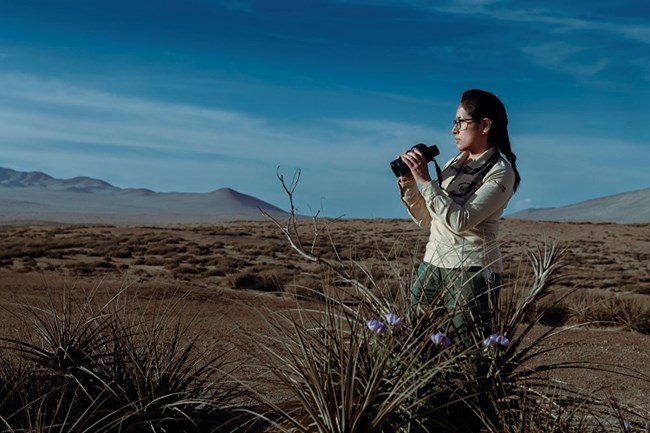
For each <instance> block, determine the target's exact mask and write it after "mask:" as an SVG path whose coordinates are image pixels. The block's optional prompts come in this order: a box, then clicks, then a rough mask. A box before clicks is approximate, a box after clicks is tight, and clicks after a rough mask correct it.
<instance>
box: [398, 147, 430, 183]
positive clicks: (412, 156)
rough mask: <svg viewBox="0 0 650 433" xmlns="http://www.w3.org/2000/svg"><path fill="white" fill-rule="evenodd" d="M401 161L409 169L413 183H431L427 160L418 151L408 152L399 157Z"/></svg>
mask: <svg viewBox="0 0 650 433" xmlns="http://www.w3.org/2000/svg"><path fill="white" fill-rule="evenodd" d="M400 158H402V161H404V163H405V164H406V165H407V166H408V168H410V169H411V174H412V175H413V177H414V178H415V181H416V182H417V183H419V184H420V185H422V184H424V183H427V182H431V175H430V174H429V165H428V164H427V160H426V158H425V157H424V155H423V154H422V152H420V151H419V150H418V149H414V150H409V151H408V152H406V153H405V154H403V155H400Z"/></svg>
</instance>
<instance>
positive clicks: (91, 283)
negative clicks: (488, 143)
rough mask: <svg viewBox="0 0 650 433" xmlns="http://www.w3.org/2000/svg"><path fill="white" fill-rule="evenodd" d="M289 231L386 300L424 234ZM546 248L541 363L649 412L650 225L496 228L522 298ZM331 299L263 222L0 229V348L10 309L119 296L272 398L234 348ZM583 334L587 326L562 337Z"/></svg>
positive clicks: (361, 229) (513, 224)
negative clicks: (553, 250)
mask: <svg viewBox="0 0 650 433" xmlns="http://www.w3.org/2000/svg"><path fill="white" fill-rule="evenodd" d="M300 226H301V233H302V236H303V240H304V242H305V245H306V247H307V248H312V246H313V248H314V252H315V253H316V254H317V255H319V256H321V257H323V258H325V259H327V260H330V261H331V262H332V263H334V264H336V266H339V267H340V269H342V270H344V271H345V272H348V273H349V274H350V275H353V276H355V277H356V278H358V279H359V280H362V281H365V282H366V283H367V282H368V278H369V277H368V276H369V275H370V276H372V279H373V280H374V281H375V282H376V283H377V284H383V285H386V286H388V287H391V288H392V290H405V288H406V287H407V286H408V282H409V281H410V278H411V277H412V274H413V270H414V268H415V266H416V265H417V262H418V260H419V258H420V257H421V254H422V251H423V248H424V243H425V242H426V234H425V233H424V232H422V231H421V230H420V229H418V228H417V227H415V226H414V225H413V224H412V223H411V222H410V221H407V220H332V221H326V220H320V221H317V228H318V229H317V234H318V238H317V239H316V240H315V241H313V235H314V226H313V224H312V221H310V220H304V221H302V222H301V223H300ZM550 243H557V244H558V245H559V247H560V248H561V249H563V250H564V254H563V261H564V264H563V267H562V269H561V272H560V274H561V277H562V281H561V282H560V283H558V284H557V285H556V286H555V287H554V289H553V291H552V293H551V295H549V297H547V298H546V301H545V305H546V306H549V305H553V308H550V309H549V310H548V314H547V315H546V316H545V318H544V320H543V322H544V325H542V326H539V327H538V328H539V329H538V332H542V331H544V330H546V329H548V327H555V328H556V329H557V330H565V331H564V332H562V333H560V334H558V336H557V337H555V338H554V339H553V340H552V343H551V344H556V345H557V348H556V350H554V351H551V352H550V353H549V354H548V355H545V356H550V357H556V358H557V360H558V361H561V360H573V361H585V362H598V363H603V364H606V365H608V366H610V367H611V368H613V369H619V370H620V371H621V372H624V371H628V370H626V369H631V370H634V371H635V372H636V373H635V374H634V375H624V374H621V375H611V374H608V373H605V372H602V373H598V374H594V372H593V371H583V370H580V369H577V370H567V371H566V372H565V373H562V376H561V377H558V379H561V380H567V381H571V382H573V383H576V384H577V385H578V386H580V387H581V388H583V389H585V390H587V391H589V392H600V393H602V395H603V396H604V397H605V396H607V395H609V394H611V395H614V396H616V397H617V398H620V399H621V400H622V401H624V402H628V403H632V404H635V405H640V406H643V407H644V408H645V409H647V410H650V397H648V396H650V367H648V366H650V335H649V334H650V224H629V225H624V224H589V223H553V222H535V221H521V220H509V219H506V220H503V224H502V245H503V247H502V250H503V252H504V255H505V257H506V269H507V274H508V276H509V277H510V279H511V280H512V281H519V283H517V284H515V286H516V287H519V288H521V289H523V288H525V282H524V281H525V279H526V272H527V266H526V263H527V259H526V255H527V253H528V252H530V251H535V250H536V249H537V248H539V247H540V246H543V245H544V244H550ZM341 287H342V286H341V284H340V282H339V281H337V279H336V277H335V276H334V275H333V274H332V273H331V272H329V271H327V270H324V269H322V268H321V267H319V266H318V265H317V264H314V263H312V262H309V261H307V260H305V259H304V258H302V257H301V256H300V255H298V254H297V253H296V252H295V251H294V250H292V249H291V247H290V246H289V244H288V242H287V239H286V238H285V237H284V235H283V234H282V232H281V231H280V230H279V228H278V227H277V226H276V225H274V224H273V223H271V222H270V221H250V222H243V221H242V222H223V223H218V224H214V225H165V226H126V225H116V226H112V225H64V224H55V223H33V224H28V223H16V224H8V223H5V224H4V225H3V226H2V229H1V230H0V291H1V293H2V307H3V309H4V313H3V314H2V315H0V317H1V321H0V336H2V337H11V338H13V337H16V336H17V335H18V334H20V333H21V332H23V331H22V327H23V326H24V324H23V323H22V321H23V319H24V317H23V315H22V313H21V311H23V310H22V309H21V305H25V304H27V305H46V304H48V303H55V304H56V303H58V302H59V301H60V300H61V299H63V298H64V296H66V295H73V296H77V297H79V298H83V297H84V296H85V295H84V294H87V293H90V292H93V291H94V292H95V295H94V296H95V297H96V299H98V300H101V299H106V298H107V297H110V296H111V295H112V294H114V293H115V292H116V291H118V290H123V294H122V296H124V297H125V298H127V299H128V307H129V308H131V309H132V310H133V312H134V314H149V313H151V312H154V311H159V310H160V308H164V307H165V306H170V305H172V306H173V310H172V311H173V312H174V313H173V314H176V315H180V316H182V317H183V318H184V319H187V320H190V319H191V320H192V322H191V333H193V334H195V335H198V336H200V338H201V340H204V341H206V342H217V343H218V344H219V345H221V346H223V347H224V348H228V349H233V350H232V351H231V352H229V356H231V357H232V358H233V359H234V360H237V362H240V363H241V364H242V367H241V368H240V369H238V370H237V373H236V374H237V375H238V377H239V378H240V379H242V380H244V381H249V382H250V383H253V384H254V383H255V382H256V381H258V382H259V389H260V390H262V391H261V392H267V391H268V392H270V393H273V392H276V391H274V390H273V389H272V388H268V387H269V385H268V384H266V382H265V381H264V380H263V378H262V377H261V376H260V374H261V372H260V370H259V369H258V368H257V367H256V366H255V362H254V359H255V349H252V348H251V346H250V345H248V344H247V343H245V342H246V341H251V339H255V338H259V336H264V335H265V333H266V332H267V326H268V322H267V321H266V318H265V316H266V315H268V314H269V312H270V311H274V310H283V309H287V308H292V307H294V306H295V305H296V304H295V301H294V299H293V297H292V296H291V295H292V294H296V293H298V294H302V295H305V296H306V297H313V292H312V290H316V291H323V292H326V293H330V292H331V291H336V290H340V289H341ZM517 290H519V289H517ZM568 292H572V293H571V294H569V295H568V296H567V297H565V298H563V299H561V300H560V298H562V297H563V296H565V295H566V294H567V293H568ZM330 294H334V293H330ZM557 300H559V302H557V303H556V304H554V302H555V301H557ZM313 302H314V303H316V302H317V301H316V300H314V301H313ZM542 307H543V306H541V305H540V311H541V309H542ZM584 322H591V324H590V325H589V326H586V327H574V326H575V325H578V324H580V323H584ZM644 377H645V379H643V378H644ZM640 378H641V379H640ZM265 388H268V389H267V391H263V390H264V389H265ZM276 398H277V399H280V400H281V398H282V397H281V395H277V397H276Z"/></svg>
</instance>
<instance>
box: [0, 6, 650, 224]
mask: <svg viewBox="0 0 650 433" xmlns="http://www.w3.org/2000/svg"><path fill="white" fill-rule="evenodd" d="M468 88H482V89H486V90H489V91H492V92H494V93H496V94H497V95H499V96H500V97H501V99H502V100H503V101H504V103H505V104H506V107H507V109H508V114H509V118H510V134H511V141H512V143H513V149H514V151H515V153H516V154H517V156H518V158H519V159H518V161H519V163H518V166H519V169H520V171H521V175H522V184H521V187H520V189H519V191H518V192H517V194H516V195H515V196H514V197H513V199H512V201H511V202H510V206H509V208H508V210H507V212H514V211H517V210H521V209H525V208H529V207H555V206H562V205H566V204H572V203H576V202H579V201H582V200H586V199H590V198H596V197H602V196H606V195H610V194H616V193H620V192H625V191H632V190H636V189H641V188H646V187H649V186H650V174H649V169H648V163H649V162H650V126H649V125H650V2H648V1H645V0H634V1H630V0H620V1H616V2H613V1H611V0H607V1H601V0H590V1H588V2H587V1H584V0H576V1H573V2H567V1H564V0H562V1H560V0H551V1H545V2H541V3H540V2H524V1H508V0H441V1H425V0H406V1H393V0H302V1H296V0H292V1H289V0H264V1H254V0H184V1H178V0H177V1H166V0H157V1H144V0H130V1H128V2H127V1H123V0H111V1H93V0H83V1H81V0H76V1H73V0H58V1H51V0H27V1H26V0H0V145H1V146H2V150H3V151H2V156H1V157H0V166H5V167H9V168H13V169H15V170H22V171H36V170H38V171H44V172H46V173H48V174H50V175H52V176H54V177H58V178H67V177H73V176H78V175H84V176H91V177H96V178H100V179H103V180H106V181H108V182H110V183H112V184H114V185H116V186H119V187H124V188H126V187H144V188H150V189H153V190H156V191H186V192H209V191H212V190H215V189H218V188H221V187H231V188H234V189H236V190H238V191H240V192H243V193H245V194H250V195H253V196H256V197H258V198H261V199H263V200H266V201H268V202H270V203H272V204H275V205H277V206H280V207H283V208H286V205H287V200H286V197H285V196H284V193H283V190H282V188H281V186H280V184H279V183H278V181H277V179H276V169H277V168H278V166H279V167H280V170H281V172H282V173H283V174H284V175H285V176H286V177H288V178H290V177H291V176H292V174H293V172H294V170H295V169H296V168H300V169H301V170H302V177H301V180H300V183H299V185H298V188H297V190H296V202H297V205H298V208H299V211H300V212H301V213H306V214H309V213H314V212H316V211H320V212H321V215H327V216H340V215H345V216H346V217H354V218H369V217H407V215H406V212H405V211H404V210H403V208H402V204H401V202H400V201H399V198H398V194H397V189H396V185H395V179H394V177H393V174H392V173H391V172H390V169H389V166H388V163H389V162H390V161H391V160H392V159H394V158H395V156H396V155H397V154H399V153H401V152H402V151H403V150H404V149H406V148H409V147H411V146H412V145H413V144H415V143H419V142H424V143H436V144H437V145H438V146H439V147H440V149H441V156H440V157H439V160H440V161H441V162H444V161H446V160H447V159H449V158H451V157H452V156H454V155H455V154H456V149H455V144H454V142H453V139H452V135H451V132H450V129H451V121H452V119H453V118H454V115H455V110H456V107H457V105H458V102H459V98H460V95H461V94H462V92H463V91H464V90H466V89H468Z"/></svg>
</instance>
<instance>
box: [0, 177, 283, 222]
mask: <svg viewBox="0 0 650 433" xmlns="http://www.w3.org/2000/svg"><path fill="white" fill-rule="evenodd" d="M260 209H263V210H264V211H266V212H268V213H269V214H271V215H273V216H274V217H279V218H282V217H284V216H286V215H287V214H286V212H284V211H283V210H282V209H280V208H278V207H275V206H273V205H271V204H269V203H267V202H264V201H262V200H260V199H258V198H255V197H253V196H250V195H246V194H242V193H240V192H237V191H235V190H233V189H230V188H221V189H218V190H216V191H212V192H209V193H182V192H170V193H161V192H154V191H151V190H148V189H143V188H118V187H115V186H113V185H111V184H109V183H108V182H105V181H103V180H99V179H93V178H90V177H74V178H71V179H55V178H53V177H52V176H49V175H47V174H45V173H42V172H38V171H36V172H20V171H15V170H12V169H9V168H3V167H0V221H4V222H8V221H55V222H63V223H102V224H175V223H183V224H188V223H210V222H215V221H228V220H260V219H264V216H263V215H262V214H261V212H260Z"/></svg>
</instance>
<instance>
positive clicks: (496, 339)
mask: <svg viewBox="0 0 650 433" xmlns="http://www.w3.org/2000/svg"><path fill="white" fill-rule="evenodd" d="M483 344H484V345H485V346H503V347H508V346H510V340H509V339H508V337H506V336H505V335H499V334H492V335H490V336H489V337H488V338H486V339H485V340H483Z"/></svg>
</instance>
